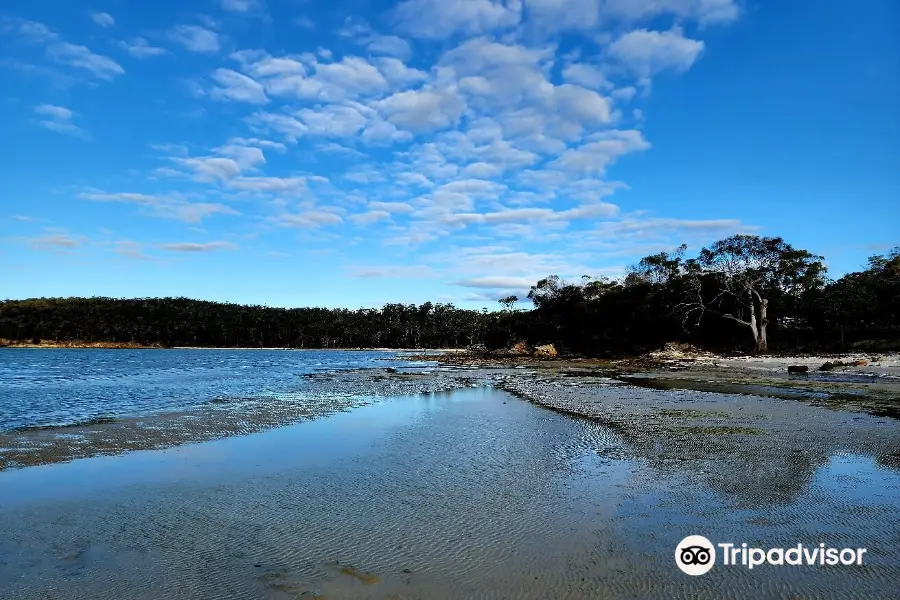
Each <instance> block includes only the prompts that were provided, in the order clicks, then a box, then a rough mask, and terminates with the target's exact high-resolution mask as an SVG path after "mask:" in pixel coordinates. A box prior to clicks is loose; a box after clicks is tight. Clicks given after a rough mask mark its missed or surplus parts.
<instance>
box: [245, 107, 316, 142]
mask: <svg viewBox="0 0 900 600" xmlns="http://www.w3.org/2000/svg"><path fill="white" fill-rule="evenodd" d="M248 122H249V123H250V124H251V126H254V127H257V128H259V129H263V130H267V131H274V132H276V133H280V134H281V135H282V136H284V138H285V139H286V140H288V141H289V142H296V141H297V139H298V138H301V137H303V136H304V135H306V132H307V127H306V125H304V124H303V123H301V122H300V121H298V120H297V119H295V118H294V117H291V116H288V115H279V114H276V113H269V112H258V113H255V114H253V115H251V116H250V117H248Z"/></svg>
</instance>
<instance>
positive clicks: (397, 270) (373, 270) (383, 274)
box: [352, 265, 435, 279]
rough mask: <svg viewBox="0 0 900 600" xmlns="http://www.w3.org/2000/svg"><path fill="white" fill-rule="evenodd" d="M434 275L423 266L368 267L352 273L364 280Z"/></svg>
mask: <svg viewBox="0 0 900 600" xmlns="http://www.w3.org/2000/svg"><path fill="white" fill-rule="evenodd" d="M434 274H435V271H434V269H432V268H431V267H427V266H424V265H411V266H391V267H369V268H365V269H357V270H356V271H354V272H353V273H352V275H353V276H354V277H361V278H364V279H374V278H396V279H405V278H415V277H431V276H433V275H434Z"/></svg>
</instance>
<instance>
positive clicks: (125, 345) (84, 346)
mask: <svg viewBox="0 0 900 600" xmlns="http://www.w3.org/2000/svg"><path fill="white" fill-rule="evenodd" d="M0 348H9V349H14V348H27V349H51V350H58V349H71V350H90V349H103V350H297V351H307V352H310V351H323V350H344V351H355V352H366V351H368V352H415V353H425V352H431V353H436V352H440V353H444V354H458V353H464V352H467V350H466V349H465V348H290V347H273V348H260V347H258V346H253V347H250V346H163V345H160V344H150V345H148V344H139V343H137V342H79V341H74V342H51V341H41V342H40V343H39V344H34V343H31V342H19V341H15V340H4V339H0Z"/></svg>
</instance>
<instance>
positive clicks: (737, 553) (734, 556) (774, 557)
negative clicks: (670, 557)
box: [675, 535, 866, 575]
mask: <svg viewBox="0 0 900 600" xmlns="http://www.w3.org/2000/svg"><path fill="white" fill-rule="evenodd" d="M716 548H718V549H719V552H720V556H721V564H722V565H723V566H726V567H733V566H742V567H746V568H748V569H753V568H754V567H758V566H760V565H765V564H768V565H777V566H781V565H792V566H799V565H807V566H817V567H818V566H835V565H838V564H840V565H862V564H863V555H864V554H865V553H866V549H865V548H840V549H838V548H829V547H826V546H825V544H819V545H818V546H804V545H803V544H797V545H796V546H791V547H790V548H769V549H767V550H764V549H763V548H749V547H747V544H740V545H738V544H731V543H727V544H726V543H720V544H713V543H712V542H710V541H709V540H708V539H706V538H705V537H703V536H702V535H689V536H688V537H686V538H684V539H683V540H681V541H680V542H679V543H678V546H676V547H675V564H676V565H678V568H679V569H681V570H682V571H684V572H685V573H687V574H688V575H703V574H704V573H708V572H709V571H710V569H712V568H713V566H714V565H715V564H716Z"/></svg>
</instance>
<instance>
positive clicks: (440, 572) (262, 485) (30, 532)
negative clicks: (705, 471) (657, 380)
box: [0, 388, 900, 600]
mask: <svg viewBox="0 0 900 600" xmlns="http://www.w3.org/2000/svg"><path fill="white" fill-rule="evenodd" d="M898 510H900V474H898V472H897V471H896V470H892V469H885V468H882V467H880V466H879V465H877V464H876V463H875V462H874V461H873V460H871V459H869V458H866V457H860V456H836V457H833V458H832V460H831V461H829V462H828V463H827V464H825V465H823V466H821V467H818V468H817V470H816V473H815V475H814V476H813V477H812V478H811V483H810V484H809V485H808V486H806V487H805V488H804V489H803V490H802V491H801V492H800V493H799V494H798V495H797V496H796V497H795V498H793V499H792V500H791V501H790V502H786V503H779V504H772V505H766V506H759V507H757V508H754V509H747V508H746V506H745V505H744V503H742V502H741V501H740V498H738V497H736V496H729V495H726V494H722V493H717V492H715V491H712V490H710V489H707V488H705V487H704V486H703V485H701V484H698V483H697V481H696V480H695V478H694V477H692V475H691V473H690V472H689V471H679V472H676V471H661V470H658V469H654V468H651V467H649V466H648V465H647V464H646V463H645V462H644V461H642V460H640V459H637V458H633V457H632V456H631V455H630V453H629V449H628V448H627V447H626V446H625V444H624V443H623V441H622V440H621V439H619V438H618V437H617V436H616V435H615V434H613V433H612V432H610V431H609V430H607V429H605V428H603V427H601V426H599V425H597V424H595V423H591V422H588V421H584V420H579V419H572V418H569V417H566V416H563V415H559V414H556V413H553V412H549V411H546V410H542V409H540V408H537V407H535V406H533V405H531V404H528V403H525V402H523V401H520V400H517V399H515V398H513V397H511V396H508V395H507V394H505V393H502V392H498V391H495V390H492V389H490V388H479V389H470V390H461V391H456V392H451V393H447V394H435V395H430V396H420V397H412V398H397V399H390V400H385V401H382V402H379V403H377V404H374V405H370V406H366V407H362V408H358V409H356V410H354V411H351V412H349V413H340V414H337V415H334V416H332V417H328V418H326V419H321V420H318V421H311V422H305V423H299V424H295V425H291V426H287V427H283V428H279V429H275V430H270V431H267V432H263V433H259V434H254V435H250V436H244V437H236V438H228V439H223V440H218V441H215V442H208V443H203V444H195V445H187V446H182V447H179V448H172V449H169V450H163V451H148V452H136V453H132V454H128V455H125V456H120V457H98V458H92V459H86V460H80V461H75V462H72V463H68V464H56V465H48V466H43V467H33V468H28V469H21V470H15V471H6V472H2V473H0V557H2V559H0V589H2V590H4V595H3V598H4V599H6V598H9V599H10V600H19V599H22V600H24V599H31V598H72V599H81V598H84V599H88V598H90V599H106V598H109V599H119V598H135V599H145V598H146V599H150V598H166V599H182V598H184V599H188V598H234V599H239V598H240V599H248V598H294V599H296V598H309V597H316V596H319V597H325V598H332V599H335V598H347V599H350V598H377V599H394V600H397V599H399V598H409V599H412V598H419V599H423V600H436V599H442V600H443V599H448V600H449V599H451V598H452V599H459V598H472V599H476V598H497V599H499V598H510V599H512V598H529V599H531V598H533V599H544V598H554V599H556V598H571V599H585V600H586V599H596V598H785V599H796V598H890V597H893V596H892V594H893V593H894V592H895V591H896V589H898V588H897V583H898V582H900V562H898V559H897V556H898V552H900V538H898V536H900V532H898V529H897V528H896V527H893V526H891V525H890V524H891V523H893V524H896V523H897V517H896V515H897V514H898ZM694 533H702V534H704V535H706V536H707V537H709V538H711V539H713V540H717V539H718V540H728V541H736V542H738V543H740V542H743V541H746V542H748V543H750V544H758V545H761V546H763V547H766V546H769V547H775V546H782V545H788V544H791V543H793V544H796V543H797V542H803V543H805V544H817V543H818V542H819V541H824V542H829V543H835V544H838V545H841V546H843V545H848V546H864V547H867V548H868V549H869V555H868V556H869V557H870V560H869V564H868V565H867V566H865V567H862V568H853V569H851V568H831V569H825V568H818V569H813V568H799V567H798V568H776V567H768V568H761V569H757V570H754V571H747V570H746V569H734V568H719V567H716V569H714V570H713V571H712V572H711V573H710V574H708V575H706V576H703V577H698V578H689V577H688V576H686V575H683V574H682V573H681V572H680V571H678V570H677V569H676V568H675V566H674V562H673V558H672V556H673V549H674V547H675V545H676V544H677V542H678V541H679V540H680V539H682V538H683V537H685V536H686V535H688V534H694Z"/></svg>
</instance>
